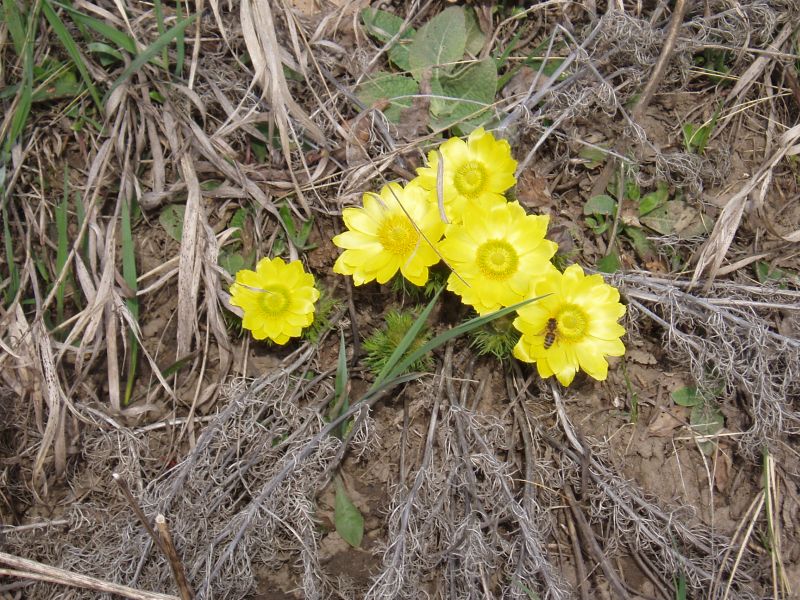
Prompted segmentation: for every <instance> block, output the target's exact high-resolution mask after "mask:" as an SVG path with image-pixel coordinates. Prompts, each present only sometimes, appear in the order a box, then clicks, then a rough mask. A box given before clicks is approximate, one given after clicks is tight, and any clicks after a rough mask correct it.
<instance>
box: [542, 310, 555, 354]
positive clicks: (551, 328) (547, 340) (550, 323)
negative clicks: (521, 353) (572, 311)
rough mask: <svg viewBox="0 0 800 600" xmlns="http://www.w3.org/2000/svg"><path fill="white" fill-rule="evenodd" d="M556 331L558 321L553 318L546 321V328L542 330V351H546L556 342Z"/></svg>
mask: <svg viewBox="0 0 800 600" xmlns="http://www.w3.org/2000/svg"><path fill="white" fill-rule="evenodd" d="M557 330H558V320H557V319H555V318H554V317H550V318H549V319H547V327H545V329H544V332H543V333H544V349H545V350H547V349H548V348H550V346H552V345H553V344H554V343H555V341H556V333H557Z"/></svg>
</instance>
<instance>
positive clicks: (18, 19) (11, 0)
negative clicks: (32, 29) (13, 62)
mask: <svg viewBox="0 0 800 600" xmlns="http://www.w3.org/2000/svg"><path fill="white" fill-rule="evenodd" d="M3 21H4V22H5V23H6V26H7V27H8V32H9V33H10V34H11V41H12V42H13V44H14V52H16V53H17V56H22V51H23V49H24V47H25V28H24V27H23V25H22V13H21V12H20V10H19V7H18V6H17V3H16V1H15V0H3Z"/></svg>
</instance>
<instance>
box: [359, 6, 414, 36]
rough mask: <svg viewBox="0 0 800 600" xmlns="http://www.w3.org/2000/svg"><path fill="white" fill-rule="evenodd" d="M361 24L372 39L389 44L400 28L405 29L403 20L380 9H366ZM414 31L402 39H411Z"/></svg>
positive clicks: (410, 31) (362, 14)
mask: <svg viewBox="0 0 800 600" xmlns="http://www.w3.org/2000/svg"><path fill="white" fill-rule="evenodd" d="M361 22H362V23H364V27H365V28H366V30H367V33H369V34H370V35H371V36H372V37H374V38H375V39H377V40H380V41H381V42H384V43H385V42H388V41H389V40H391V39H392V38H393V37H394V36H396V35H397V32H399V31H400V28H401V27H403V19H402V18H401V17H398V16H397V15H395V14H392V13H390V12H387V11H385V10H381V9H379V8H371V7H369V8H365V9H364V10H362V11H361ZM412 35H413V29H410V30H408V31H406V32H405V33H404V34H403V36H402V37H411V36H412Z"/></svg>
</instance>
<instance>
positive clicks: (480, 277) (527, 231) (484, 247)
mask: <svg viewBox="0 0 800 600" xmlns="http://www.w3.org/2000/svg"><path fill="white" fill-rule="evenodd" d="M549 220H550V218H549V217H547V216H542V215H527V214H525V209H523V208H522V207H521V206H520V205H519V203H518V202H509V203H504V204H499V205H497V206H494V207H491V208H478V207H475V208H471V209H470V210H468V211H467V212H466V213H464V221H463V223H461V224H454V225H450V226H449V227H448V228H447V233H446V235H445V239H444V240H442V241H441V243H440V244H439V249H440V250H441V252H442V257H443V258H444V259H445V261H447V263H448V264H449V265H450V267H451V268H452V269H453V273H451V274H450V277H449V279H448V280H447V289H448V290H450V291H453V292H455V293H456V294H458V295H459V296H461V300H462V302H464V304H469V305H471V306H473V307H474V308H475V310H476V311H478V313H480V314H485V313H488V312H492V311H495V310H497V309H499V308H501V307H503V306H510V305H512V304H516V303H517V302H521V301H522V300H524V299H525V298H526V297H527V295H528V291H529V289H530V286H531V284H532V282H533V281H535V280H536V279H537V278H539V277H541V276H542V275H543V274H545V273H548V272H550V271H551V270H555V267H553V265H552V264H550V258H551V257H552V256H553V254H555V252H556V249H557V248H558V246H557V245H556V244H555V243H554V242H551V241H550V240H546V239H544V236H545V233H546V232H547V223H548V222H549Z"/></svg>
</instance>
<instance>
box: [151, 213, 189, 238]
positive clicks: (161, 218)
mask: <svg viewBox="0 0 800 600" xmlns="http://www.w3.org/2000/svg"><path fill="white" fill-rule="evenodd" d="M185 214H186V206H185V205H183V204H167V205H166V206H165V207H164V208H163V209H162V211H161V214H160V215H158V222H159V223H161V226H162V227H163V228H164V230H165V231H166V232H167V234H168V235H169V237H171V238H172V239H173V240H175V241H176V242H180V241H181V239H182V238H183V216H184V215H185Z"/></svg>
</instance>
